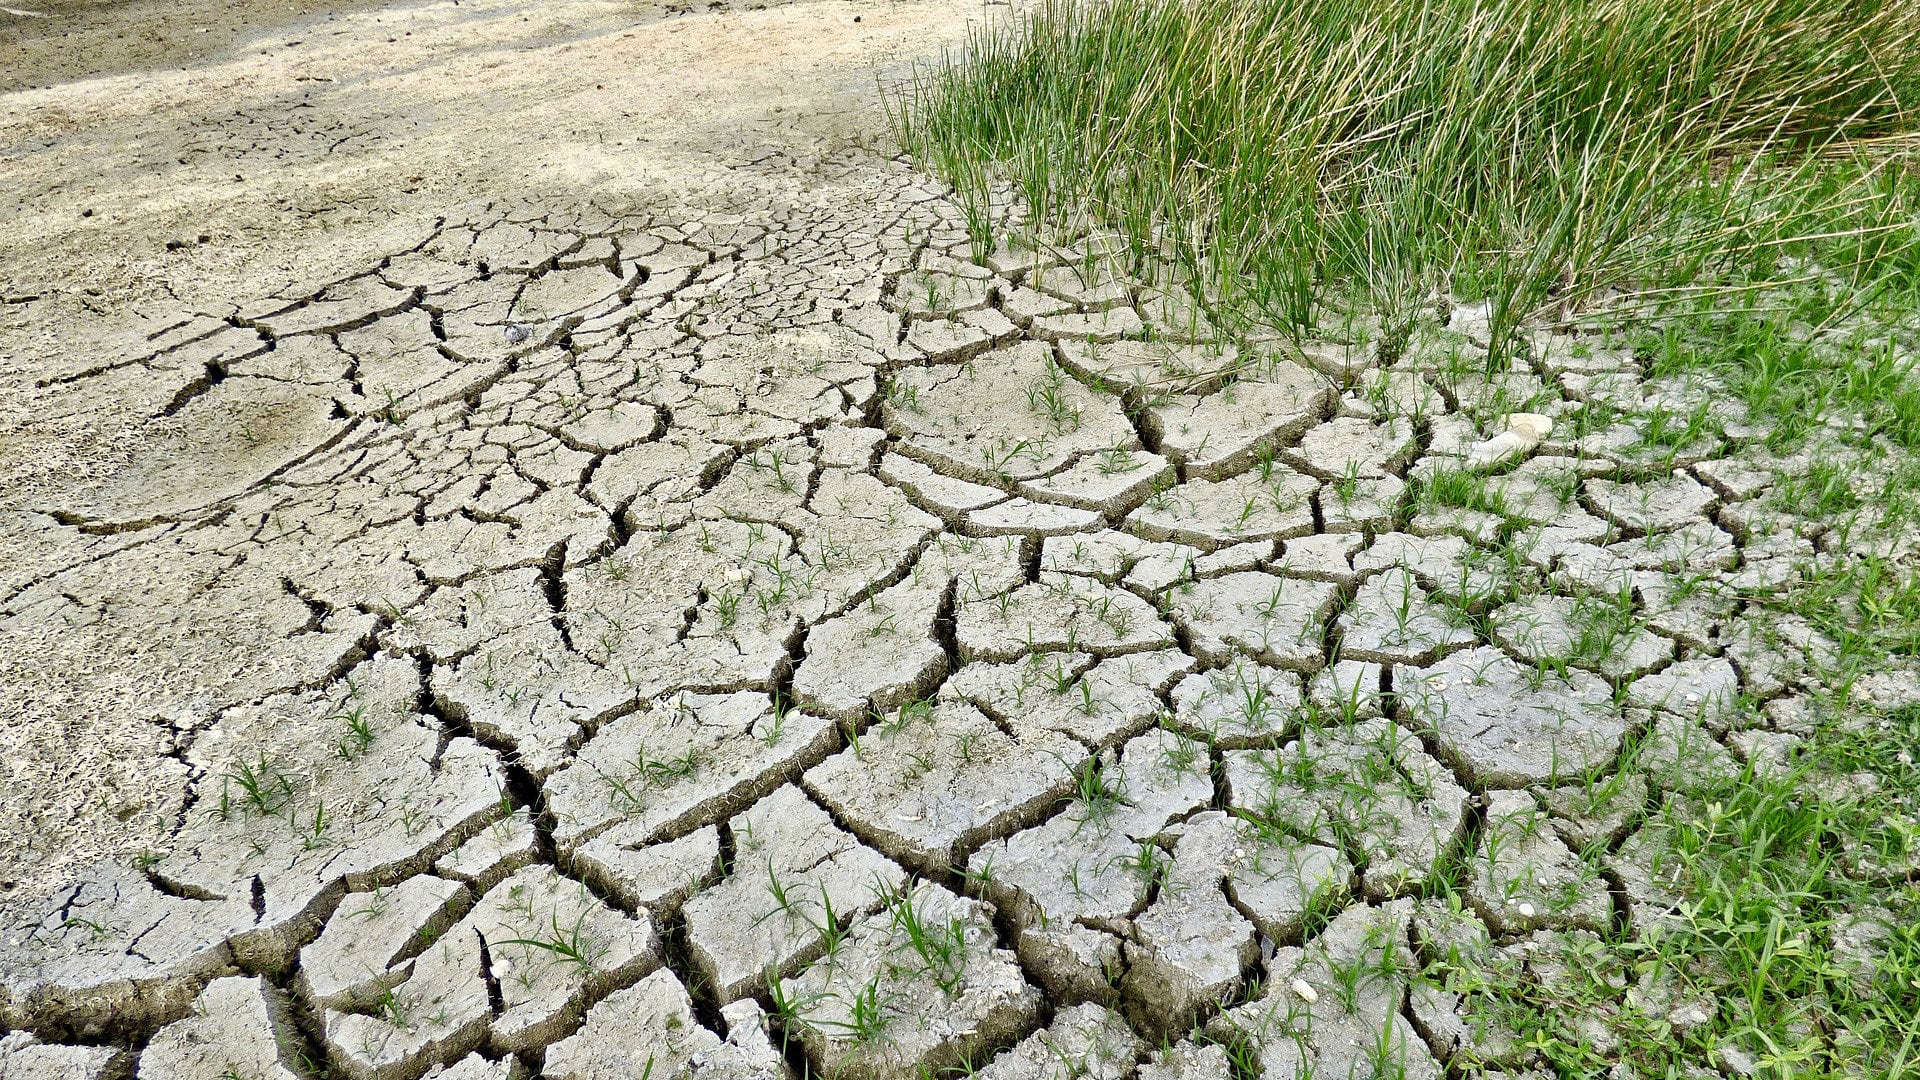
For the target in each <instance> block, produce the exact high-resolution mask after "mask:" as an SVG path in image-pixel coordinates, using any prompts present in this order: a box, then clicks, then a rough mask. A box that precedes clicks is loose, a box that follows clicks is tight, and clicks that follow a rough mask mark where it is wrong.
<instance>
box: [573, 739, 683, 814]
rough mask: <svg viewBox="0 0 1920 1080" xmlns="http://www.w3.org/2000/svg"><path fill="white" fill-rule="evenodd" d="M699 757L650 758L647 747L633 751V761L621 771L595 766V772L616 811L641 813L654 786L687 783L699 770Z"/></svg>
mask: <svg viewBox="0 0 1920 1080" xmlns="http://www.w3.org/2000/svg"><path fill="white" fill-rule="evenodd" d="M700 761H701V759H700V755H699V754H698V753H696V752H694V751H692V750H688V751H685V752H683V753H681V754H680V755H679V756H677V757H670V758H657V757H649V756H648V754H647V748H646V747H645V746H639V747H636V748H635V749H634V752H633V760H632V761H630V762H628V763H627V764H626V765H625V766H624V767H623V768H622V769H621V770H620V771H617V772H616V771H608V770H606V769H601V768H599V767H598V766H595V767H594V773H595V774H596V775H597V776H599V778H600V780H601V782H602V783H604V784H605V785H606V786H607V799H608V801H610V802H611V803H612V804H613V805H614V806H615V807H616V808H617V809H621V810H624V811H626V812H627V813H635V814H637V813H640V812H642V811H644V810H646V808H647V805H648V804H647V793H648V792H649V791H650V790H652V789H653V788H656V787H664V786H666V785H668V784H671V783H673V782H675V781H677V780H686V779H690V778H691V777H693V776H694V775H695V774H696V773H698V772H699V771H700Z"/></svg>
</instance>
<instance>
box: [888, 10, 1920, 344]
mask: <svg viewBox="0 0 1920 1080" xmlns="http://www.w3.org/2000/svg"><path fill="white" fill-rule="evenodd" d="M895 105H896V113H895V117H896V124H897V128H898V133H899V135H900V137H901V141H902V143H903V145H904V146H905V147H906V149H907V150H908V151H909V152H910V153H912V154H914V155H915V156H916V157H917V158H918V159H919V160H920V161H921V162H922V163H923V164H924V165H926V166H927V167H928V168H930V169H931V170H932V171H934V172H935V173H937V174H939V175H941V176H943V177H944V178H946V179H947V180H949V181H950V182H952V183H954V184H955V186H956V188H957V189H958V191H959V193H960V195H961V197H962V199H963V200H965V201H966V202H968V203H969V204H970V206H971V207H972V208H973V210H974V212H972V213H970V219H971V220H973V221H974V222H975V228H976V229H977V230H981V231H982V232H984V229H985V227H986V226H985V223H986V222H987V221H988V220H989V215H987V214H985V213H981V212H979V209H980V207H982V206H983V205H984V202H985V199H986V197H987V196H986V193H987V190H988V185H989V182H990V180H992V179H993V178H995V177H1004V178H1006V179H1008V180H1010V181H1011V182H1012V184H1013V187H1014V190H1016V191H1017V192H1018V194H1019V195H1020V196H1021V197H1022V199H1023V200H1024V202H1025V203H1026V205H1027V208H1028V210H1029V212H1030V214H1031V218H1032V221H1033V222H1034V223H1035V224H1038V225H1045V226H1052V227H1057V228H1067V229H1071V228H1073V227H1076V225H1079V224H1085V223H1087V222H1088V221H1092V222H1094V223H1097V224H1098V225H1100V226H1101V227H1104V228H1111V229H1117V230H1119V231H1120V232H1122V233H1123V234H1124V235H1125V236H1127V237H1128V238H1129V239H1130V240H1131V241H1132V242H1133V244H1134V245H1135V247H1136V250H1137V251H1138V252H1139V253H1141V254H1150V255H1153V256H1155V258H1156V260H1161V259H1164V260H1166V264H1167V265H1171V266H1173V267H1175V268H1177V272H1178V274H1179V275H1180V276H1181V277H1183V278H1185V279H1186V280H1187V281H1188V283H1190V284H1193V285H1197V286H1199V290H1198V291H1203V292H1204V293H1205V295H1206V296H1207V297H1208V298H1209V299H1210V301H1211V302H1213V303H1216V304H1218V305H1219V307H1220V309H1221V311H1222V312H1224V313H1225V314H1228V315H1233V314H1238V315H1241V316H1246V317H1252V318H1257V319H1259V320H1260V321H1263V322H1270V323H1278V324H1279V325H1282V326H1287V327H1292V328H1296V329H1298V330H1302V331H1306V330H1311V329H1312V328H1313V327H1314V326H1316V324H1317V323H1319V322H1321V321H1322V320H1324V319H1325V318H1327V316H1328V314H1329V313H1330V312H1333V311H1341V310H1344V311H1346V312H1349V313H1351V312H1353V311H1355V310H1360V309H1362V308H1364V309H1365V310H1366V311H1368V312H1370V313H1372V315H1373V316H1375V317H1377V318H1378V319H1379V320H1380V321H1381V323H1382V328H1383V330H1384V331H1385V332H1386V333H1387V335H1388V336H1389V338H1391V336H1392V334H1393V333H1394V332H1395V330H1396V328H1397V329H1398V330H1399V332H1400V333H1401V334H1402V335H1404V333H1405V328H1406V327H1407V326H1408V325H1409V324H1410V320H1412V319H1413V318H1415V317H1416V316H1417V313H1418V312H1419V311H1420V310H1421V309H1422V308H1423V307H1430V306H1432V305H1433V304H1434V303H1436V302H1439V301H1444V300H1446V299H1455V300H1462V301H1485V302H1487V303H1489V305H1490V307H1491V330H1492V332H1493V334H1494V336H1495V338H1496V339H1504V337H1505V336H1506V334H1507V333H1508V332H1509V331H1511V330H1512V329H1513V328H1514V327H1515V326H1516V325H1517V324H1518V323H1519V322H1520V321H1522V320H1524V319H1528V318H1533V317H1539V316H1541V315H1543V314H1555V315H1559V316H1566V315H1569V314H1571V313H1573V312H1575V311H1578V310H1580V309H1581V308H1582V307H1583V306H1587V305H1592V304H1594V303H1597V302H1600V301H1603V300H1604V301H1605V302H1606V303H1608V304H1616V305H1617V304H1619V303H1621V302H1622V298H1623V297H1630V298H1632V299H1633V300H1636V301H1650V302H1665V301H1672V300H1675V299H1680V300H1690V299H1692V298H1695V297H1697V296H1699V295H1701V294H1702V293H1704V292H1711V291H1724V290H1729V289H1732V290H1754V289H1767V288H1772V287H1774V286H1777V285H1783V284H1786V285H1790V284H1792V283H1794V282H1797V281H1807V280H1813V279H1816V278H1817V279H1819V280H1820V281H1821V282H1822V283H1823V284H1824V285H1826V286H1838V287H1839V288H1840V289H1841V290H1842V291H1844V292H1846V294H1847V295H1848V296H1850V297H1851V298H1853V299H1854V300H1855V301H1856V302H1864V301H1865V300H1867V299H1870V298H1871V297H1872V296H1874V295H1878V294H1879V292H1880V291H1882V290H1884V289H1886V288H1888V287H1894V288H1898V289H1901V290H1904V291H1911V290H1913V289H1914V287H1915V282H1916V281H1920V258H1916V256H1915V250H1916V236H1917V233H1916V224H1915V223H1916V212H1917V210H1916V208H1917V207H1920V179H1916V170H1915V169H1914V167H1913V155H1914V151H1915V149H1916V147H1920V141H1917V140H1916V120H1917V119H1920V111H1916V110H1920V5H1916V4H1913V3H1912V2H1911V0H1498V2H1495V0H1129V2H1125V3H1079V2H1074V0H1053V2H1049V3H1047V4H1045V5H1044V6H1042V7H1039V8H1037V9H1034V10H1032V11H1030V12H1028V13H1027V14H1025V15H1023V16H1020V17H1018V18H1015V19H1010V20H1005V21H1002V22H1001V23H998V24H996V25H993V26H989V27H987V28H985V29H982V30H979V31H976V33H975V34H974V36H973V38H972V39H971V41H970V42H969V44H968V47H967V49H966V50H965V52H964V54H961V55H956V56H952V57H949V58H948V59H947V60H946V61H945V62H943V63H941V64H938V65H936V66H934V67H933V68H931V69H929V70H926V71H923V72H922V73H921V74H920V76H919V77H918V78H917V79H915V80H914V81H913V82H912V83H911V84H910V85H909V86H907V87H906V88H905V90H904V91H903V92H902V93H901V94H900V96H899V97H898V98H897V99H896V102H895ZM1083 215H1084V216H1083ZM992 239H993V238H991V237H988V236H985V235H982V236H979V237H976V240H977V241H979V242H981V243H991V242H992ZM1496 348H1498V345H1497V344H1496Z"/></svg>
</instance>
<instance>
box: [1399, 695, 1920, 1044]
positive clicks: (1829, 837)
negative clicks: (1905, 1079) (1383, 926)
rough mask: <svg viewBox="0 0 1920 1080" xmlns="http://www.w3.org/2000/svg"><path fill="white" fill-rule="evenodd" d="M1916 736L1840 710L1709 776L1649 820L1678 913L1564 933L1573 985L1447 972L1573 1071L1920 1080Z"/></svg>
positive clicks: (1912, 717) (1647, 911) (1446, 966)
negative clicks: (1711, 1069) (1771, 752)
mask: <svg viewBox="0 0 1920 1080" xmlns="http://www.w3.org/2000/svg"><path fill="white" fill-rule="evenodd" d="M1916 745H1920V706H1908V707H1905V708H1903V709H1899V710H1895V711H1893V712H1890V713H1885V714H1873V713H1869V712H1866V711H1863V710H1860V709H1857V708H1839V709H1836V710H1834V711H1833V712H1832V713H1831V714H1830V715H1827V716H1825V717H1824V718H1823V719H1822V720H1821V721H1820V724H1819V728H1818V731H1817V732H1816V733H1815V734H1814V735H1812V736H1810V737H1808V738H1806V739H1805V740H1804V741H1803V742H1802V743H1800V744H1799V747H1798V749H1797V750H1796V751H1794V752H1793V753H1792V754H1791V755H1789V756H1788V757H1787V758H1786V759H1785V760H1782V761H1780V762H1778V763H1776V764H1774V765H1772V766H1769V767H1766V768H1760V769H1755V768H1747V769H1745V770H1743V771H1739V772H1730V773H1721V774H1714V773H1710V772H1701V773H1697V774H1691V775H1689V776H1687V777H1686V778H1684V790H1680V791H1676V792H1673V793H1671V794H1668V795H1667V796H1665V797H1664V798H1663V799H1662V800H1661V802H1660V805H1659V807H1658V808H1657V809H1656V810H1654V811H1653V812H1652V813H1651V814H1650V815H1649V818H1648V820H1647V822H1646V823H1645V825H1644V826H1643V827H1642V837H1643V838H1644V839H1645V840H1646V849H1645V851H1644V852H1643V856H1639V857H1644V858H1646V859H1648V860H1650V861H1649V866H1650V867H1651V868H1652V869H1653V871H1654V872H1655V873H1656V874H1657V876H1658V880H1660V881H1661V882H1663V884H1664V885H1665V886H1666V887H1667V888H1668V889H1670V891H1671V892H1672V893H1673V894H1674V895H1676V896H1678V897H1680V900H1679V902H1678V903H1677V904H1675V905H1673V906H1670V907H1668V906H1663V905H1661V904H1657V903H1652V902H1648V903H1643V904H1640V905H1638V906H1637V907H1636V909H1635V913H1634V919H1635V921H1636V922H1637V923H1638V924H1639V925H1638V927H1637V932H1629V933H1621V932H1618V931H1616V932H1614V933H1612V934H1610V935H1608V936H1607V937H1606V938H1604V939H1602V938H1592V937H1585V936H1578V935H1575V936H1558V935H1556V936H1553V937H1550V938H1547V939H1545V940H1546V941H1547V942H1548V943H1549V947H1550V948H1551V949H1552V950H1553V951H1554V953H1555V959H1554V965H1555V966H1556V967H1557V968H1559V970H1560V972H1561V974H1560V975H1558V976H1557V977H1555V978H1551V979H1544V980H1543V979H1540V978H1538V977H1536V976H1534V975H1531V974H1529V973H1528V972H1527V971H1526V970H1523V968H1522V966H1516V965H1512V964H1507V963H1501V962H1498V960H1497V959H1496V960H1495V961H1493V962H1489V961H1488V959H1487V958H1485V957H1461V956H1457V955H1455V956H1446V957H1439V958H1430V959H1431V960H1432V961H1433V962H1432V963H1431V964H1430V966H1429V968H1428V971H1427V977H1429V978H1433V979H1435V980H1436V981H1439V982H1442V983H1443V984H1445V985H1448V986H1451V987H1454V988H1456V989H1461V988H1465V989H1468V991H1469V997H1470V999H1471V1000H1472V1001H1473V1002H1474V1003H1475V1005H1474V1008H1476V1009H1477V1010H1479V1013H1478V1015H1479V1017H1480V1020H1481V1021H1482V1022H1486V1023H1489V1024H1491V1025H1494V1026H1498V1027H1500V1028H1503V1029H1505V1030H1507V1031H1508V1032H1510V1033H1511V1036H1512V1038H1513V1040H1514V1041H1515V1042H1516V1043H1518V1044H1520V1045H1523V1046H1525V1047H1527V1048H1528V1049H1529V1050H1530V1051H1531V1052H1534V1053H1537V1054H1539V1055H1540V1056H1541V1058H1542V1059H1543V1060H1544V1061H1545V1062H1546V1063H1547V1064H1548V1065H1549V1066H1551V1067H1552V1068H1553V1069H1554V1070H1556V1071H1557V1072H1558V1073H1559V1074H1560V1075H1593V1074H1596V1073H1604V1072H1605V1071H1606V1070H1607V1069H1609V1068H1612V1067H1613V1066H1614V1063H1615V1062H1625V1063H1627V1064H1628V1065H1629V1066H1630V1067H1632V1068H1633V1069H1634V1070H1635V1071H1636V1072H1638V1073H1639V1074H1640V1075H1675V1074H1679V1073H1683V1072H1684V1071H1685V1070H1686V1069H1687V1068H1689V1067H1691V1066H1697V1065H1699V1064H1701V1063H1706V1062H1711V1063H1713V1064H1715V1065H1724V1066H1725V1067H1726V1068H1727V1069H1728V1070H1736V1069H1737V1070H1738V1071H1739V1072H1742V1073H1746V1074H1748V1075H1756V1076H1763V1077H1769V1078H1779V1080H1785V1078H1787V1077H1795V1078H1799V1077H1839V1076H1884V1077H1902V1076H1913V1075H1916V1074H1920V921H1917V919H1916V917H1917V916H1920V896H1916V895H1915V894H1914V893H1913V891H1912V890H1911V889H1902V888H1897V887H1896V888H1889V887H1888V883H1889V882H1890V881H1898V880H1900V878H1901V877H1902V876H1903V875H1904V874H1909V873H1911V867H1912V866H1913V865H1915V863H1916V859H1917V858H1920V768H1916V766H1915V764H1914V751H1913V748H1914V747H1915V746H1916ZM1623 987H1625V988H1626V989H1625V990H1624V991H1623ZM1623 996H1624V998H1625V1000H1624V1002H1623V1001H1622V998H1623ZM1687 1014H1691V1015H1687ZM1682 1017H1684V1019H1681V1018H1682ZM1595 1019H1597V1020H1598V1021H1599V1024H1600V1025H1601V1026H1602V1027H1604V1029H1605V1030H1606V1032H1607V1039H1606V1040H1605V1043H1607V1044H1610V1045H1606V1046H1604V1047H1603V1045H1602V1044H1601V1042H1600V1041H1598V1040H1596V1039H1595V1038H1594V1031H1595V1028H1594V1026H1593V1023H1592V1021H1594V1020H1595Z"/></svg>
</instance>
